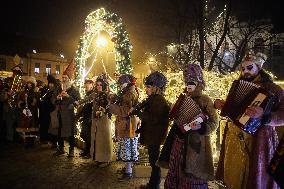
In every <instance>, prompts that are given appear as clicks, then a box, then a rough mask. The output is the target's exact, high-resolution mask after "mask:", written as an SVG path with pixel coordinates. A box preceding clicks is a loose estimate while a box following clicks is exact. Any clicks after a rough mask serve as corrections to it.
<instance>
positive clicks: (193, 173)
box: [158, 64, 218, 189]
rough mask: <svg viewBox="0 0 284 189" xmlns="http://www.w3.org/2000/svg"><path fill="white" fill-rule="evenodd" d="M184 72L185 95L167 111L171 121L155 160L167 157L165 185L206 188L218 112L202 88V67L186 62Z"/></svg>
mask: <svg viewBox="0 0 284 189" xmlns="http://www.w3.org/2000/svg"><path fill="white" fill-rule="evenodd" d="M183 75H184V82H185V85H186V89H185V95H181V97H180V98H179V100H178V101H177V103H176V105H175V106H174V107H173V108H172V110H171V112H170V117H173V118H174V125H173V126H172V128H171V130H170V132H169V134H168V137H167V140H166V142H165V144H164V147H163V149H162V152H161V156H160V158H159V162H158V164H159V165H165V164H163V163H165V162H166V161H169V162H168V168H169V171H168V174H167V177H166V180H165V189H169V188H171V189H172V188H184V189H185V188H198V189H199V188H200V189H203V188H204V189H205V188H208V184H207V181H208V180H211V179H213V177H214V167H213V156H212V151H211V142H210V134H211V133H212V132H214V131H215V130H216V128H217V125H218V124H217V123H218V121H217V113H216V110H215V108H214V106H213V102H212V100H211V99H210V97H208V96H207V95H205V94H203V92H202V91H203V90H204V87H205V82H204V79H203V74H202V69H201V67H200V66H199V65H197V64H189V65H188V67H187V68H186V69H185V70H184V72H183ZM181 98H182V100H180V99H181ZM177 104H180V105H177ZM173 111H174V112H173ZM192 112H193V113H192ZM188 118H191V119H188ZM184 120H186V121H184ZM169 152H170V153H169ZM167 156H169V157H167ZM162 162H163V163H162Z"/></svg>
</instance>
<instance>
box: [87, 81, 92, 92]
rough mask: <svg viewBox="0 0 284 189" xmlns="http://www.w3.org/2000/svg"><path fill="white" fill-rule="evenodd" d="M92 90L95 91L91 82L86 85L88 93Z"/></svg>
mask: <svg viewBox="0 0 284 189" xmlns="http://www.w3.org/2000/svg"><path fill="white" fill-rule="evenodd" d="M92 89H93V83H91V82H87V83H85V90H86V92H88V91H91V90H92Z"/></svg>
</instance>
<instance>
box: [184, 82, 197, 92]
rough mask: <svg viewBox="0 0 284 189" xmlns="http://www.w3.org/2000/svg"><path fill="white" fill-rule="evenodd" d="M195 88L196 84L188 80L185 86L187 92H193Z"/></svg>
mask: <svg viewBox="0 0 284 189" xmlns="http://www.w3.org/2000/svg"><path fill="white" fill-rule="evenodd" d="M195 89H196V84H195V83H194V82H190V83H189V84H187V86H186V90H187V92H188V93H191V92H193V91H194V90H195Z"/></svg>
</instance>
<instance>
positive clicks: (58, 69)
mask: <svg viewBox="0 0 284 189" xmlns="http://www.w3.org/2000/svg"><path fill="white" fill-rule="evenodd" d="M55 73H56V75H59V74H60V65H56V71H55Z"/></svg>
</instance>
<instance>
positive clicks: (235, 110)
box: [220, 80, 274, 135]
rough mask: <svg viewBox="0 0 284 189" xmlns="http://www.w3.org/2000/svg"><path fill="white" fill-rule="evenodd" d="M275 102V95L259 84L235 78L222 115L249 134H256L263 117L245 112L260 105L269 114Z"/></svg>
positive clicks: (265, 113)
mask: <svg viewBox="0 0 284 189" xmlns="http://www.w3.org/2000/svg"><path fill="white" fill-rule="evenodd" d="M273 102H274V98H273V95H272V94H270V93H269V92H268V91H266V90H265V89H263V88H261V87H259V86H258V85H256V84H254V83H252V82H247V81H243V80H235V81H234V82H233V84H232V87H231V88H230V91H229V94H228V96H227V99H226V102H225V104H224V107H223V108H222V110H221V114H220V115H221V116H223V117H228V118H229V119H231V120H232V121H233V123H234V124H235V125H237V126H238V127H240V128H241V129H242V130H244V131H245V132H247V133H249V134H252V135H253V134H255V132H256V131H257V129H258V128H259V127H260V126H261V119H257V118H250V117H249V116H248V115H246V114H245V110H246V108H247V107H249V106H260V107H262V108H263V110H264V115H268V114H269V113H270V111H271V108H272V105H273Z"/></svg>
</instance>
